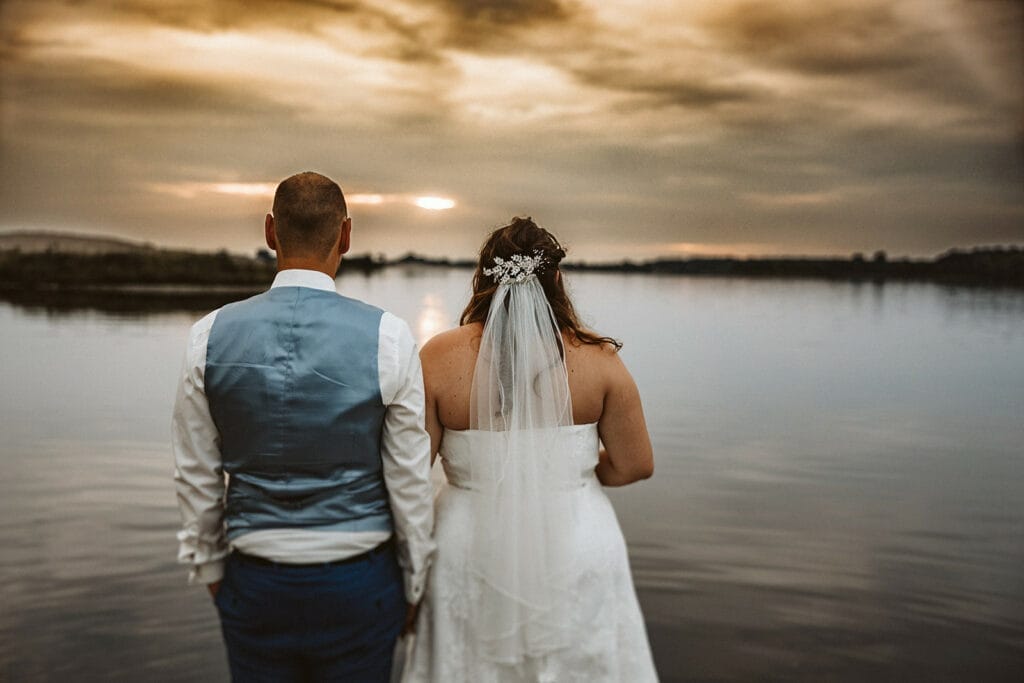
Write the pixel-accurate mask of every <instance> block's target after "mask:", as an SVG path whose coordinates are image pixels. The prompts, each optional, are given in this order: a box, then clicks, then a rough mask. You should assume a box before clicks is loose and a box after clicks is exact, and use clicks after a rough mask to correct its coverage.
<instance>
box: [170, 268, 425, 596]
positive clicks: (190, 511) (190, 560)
mask: <svg viewBox="0 0 1024 683" xmlns="http://www.w3.org/2000/svg"><path fill="white" fill-rule="evenodd" d="M271 287H310V288H312V289H321V290H326V291H332V292H333V291H336V290H335V286H334V280H332V279H331V277H330V276H329V275H327V274H325V273H321V272H318V271H313V270H300V269H290V270H283V271H281V272H279V273H278V274H277V277H276V278H275V279H274V283H273V284H272V285H271ZM216 317H217V311H214V312H212V313H210V314H209V315H207V316H206V317H204V318H203V319H202V320H200V321H199V322H197V323H196V324H195V325H193V326H192V330H191V332H190V333H189V339H188V347H187V349H186V352H185V363H184V367H183V369H182V373H181V377H180V380H179V382H178V393H177V398H176V400H175V404H174V417H173V421H172V427H171V440H172V446H173V449H174V460H175V465H176V468H175V474H174V480H175V485H176V488H177V494H178V506H179V508H180V510H181V517H182V530H181V531H180V532H179V533H178V540H179V542H180V546H179V550H178V561H179V562H181V563H183V564H189V565H191V567H192V571H191V574H190V577H189V578H190V581H192V582H195V583H203V584H206V583H213V582H215V581H219V580H220V579H221V577H222V576H223V574H224V558H225V556H226V555H227V554H228V552H229V550H230V548H229V545H228V541H227V538H226V535H225V528H224V491H225V481H224V472H223V469H222V460H221V454H220V437H219V435H218V433H217V428H216V427H215V426H214V424H213V419H212V418H211V417H210V408H209V404H208V403H207V399H206V392H205V390H204V375H205V372H206V343H207V340H208V339H209V336H210V329H211V328H212V327H213V322H214V320H215V319H216ZM377 369H378V372H379V377H380V393H381V398H382V400H383V401H384V404H385V405H386V406H387V409H386V412H385V415H384V428H383V432H382V434H381V458H382V460H383V471H384V483H385V485H386V486H387V490H388V498H389V502H390V504H391V513H392V517H393V518H394V529H395V537H396V541H397V548H398V560H399V564H400V565H401V566H402V570H403V572H404V575H405V594H406V599H407V600H408V601H409V602H410V603H417V602H419V599H420V597H421V596H422V594H423V589H424V587H425V583H426V572H427V568H428V566H429V563H430V558H431V555H432V553H433V549H434V544H433V541H432V539H431V531H432V527H433V521H434V519H433V500H432V499H433V490H432V486H431V483H430V437H429V435H428V434H427V432H426V429H425V428H424V425H423V414H424V396H423V374H422V371H421V369H420V359H419V354H418V352H417V348H416V342H415V340H414V339H413V336H412V332H411V331H410V330H409V326H408V325H407V324H406V323H405V321H403V320H401V319H400V318H397V317H395V316H394V315H392V314H390V313H387V312H385V313H384V315H383V316H381V320H380V330H379V345H378V355H377ZM390 537H391V533H390V532H387V531H365V532H348V531H317V530H315V529H265V530H261V531H252V532H249V533H246V534H243V535H241V536H239V537H237V538H236V539H234V541H232V543H231V546H233V547H234V548H236V549H238V550H239V551H241V552H244V553H247V554H250V555H257V556H259V557H263V558H266V559H268V560H273V561H275V562H281V563H291V564H310V563H316V562H332V561H335V560H342V559H345V558H348V557H353V556H355V555H359V554H361V553H364V552H366V551H368V550H370V549H372V548H374V547H376V546H378V545H379V544H381V543H383V542H384V541H386V540H388V539H389V538H390Z"/></svg>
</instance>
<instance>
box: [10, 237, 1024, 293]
mask: <svg viewBox="0 0 1024 683" xmlns="http://www.w3.org/2000/svg"><path fill="white" fill-rule="evenodd" d="M396 265H421V266H430V267H445V268H472V267H474V266H475V261H473V260H468V259H461V260H451V259H447V258H439V259H435V258H428V257H423V256H417V255H415V254H408V255H406V256H403V257H401V258H399V259H396V260H388V259H386V258H384V257H383V256H369V255H361V256H352V257H346V258H345V260H344V261H343V262H342V266H341V272H342V273H345V272H353V271H355V272H363V273H368V272H373V271H376V270H379V269H381V268H387V267H390V266H396ZM562 267H563V268H565V269H566V270H576V271H598V272H621V273H652V274H670V275H704V276H730V277H771V278H793V277H797V278H823V279H832V280H854V281H876V282H884V281H886V280H922V281H933V282H947V283H951V284H970V285H989V286H1010V287H1024V249H1021V248H1020V247H979V248H975V249H971V250H969V251H964V250H951V251H948V252H946V253H944V254H942V255H940V256H938V257H936V258H934V259H919V260H912V259H907V258H900V259H889V258H887V256H886V254H885V252H882V251H879V252H876V253H875V254H874V255H873V256H872V257H871V258H870V259H869V258H865V257H864V256H863V255H862V254H854V255H852V256H851V257H850V258H809V257H789V258H731V257H722V258H707V257H697V258H674V259H656V260H651V261H640V262H634V261H621V262H618V263H587V262H582V261H578V262H567V263H564V264H563V266H562ZM275 271H276V263H275V260H274V256H273V254H272V253H270V252H268V251H266V250H260V252H258V253H257V254H256V256H255V257H252V258H250V257H247V256H238V255H234V254H229V253H228V252H226V251H219V252H216V253H197V252H188V251H174V250H165V249H153V250H146V251H139V252H128V253H108V254H75V253H68V252H42V253H22V252H19V251H17V250H12V251H0V289H6V290H13V289H18V290H26V289H33V288H54V287H57V288H65V289H74V288H90V287H117V286H129V285H142V286H148V285H188V286H203V285H216V286H222V287H224V286H226V287H238V288H252V289H254V290H256V289H260V288H262V287H265V286H267V285H268V284H269V283H270V282H271V281H272V280H273V278H274V273H275Z"/></svg>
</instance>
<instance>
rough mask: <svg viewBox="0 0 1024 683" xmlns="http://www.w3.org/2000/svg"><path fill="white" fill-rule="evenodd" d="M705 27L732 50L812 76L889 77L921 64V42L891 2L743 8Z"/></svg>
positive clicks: (732, 8)
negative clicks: (884, 74)
mask: <svg viewBox="0 0 1024 683" xmlns="http://www.w3.org/2000/svg"><path fill="white" fill-rule="evenodd" d="M705 26H706V28H707V29H708V30H709V31H710V32H711V33H712V34H713V35H714V36H716V37H717V38H718V39H719V40H721V41H722V44H723V45H724V46H725V47H726V48H727V49H729V50H733V51H736V52H739V53H742V54H745V55H747V56H749V57H751V58H753V59H756V60H758V61H762V62H768V63H776V64H781V65H784V66H786V67H789V68H792V69H795V70H798V71H804V72H809V73H817V74H832V75H843V74H851V73H859V72H878V71H889V70H894V69H904V68H908V67H910V66H913V65H914V64H915V63H917V61H918V59H919V55H918V54H917V52H916V50H915V45H916V43H915V42H914V41H913V40H911V39H912V38H915V37H916V36H914V35H913V33H912V32H911V31H909V30H908V27H907V25H906V22H904V21H903V20H901V19H900V17H899V16H898V15H897V13H896V8H895V5H894V3H888V2H887V3H884V4H883V3H874V2H864V1H863V0H858V1H857V2H844V3H825V2H821V3H784V2H765V1H763V0H762V1H757V2H742V3H737V4H730V5H726V6H725V7H723V8H722V9H721V10H719V11H716V12H715V13H714V14H712V15H711V17H710V18H709V19H708V20H707V21H706V24H705Z"/></svg>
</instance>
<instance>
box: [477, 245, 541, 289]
mask: <svg viewBox="0 0 1024 683" xmlns="http://www.w3.org/2000/svg"><path fill="white" fill-rule="evenodd" d="M543 270H544V254H543V252H541V251H540V250H539V249H538V250H537V251H535V252H533V255H532V256H527V255H526V254H512V255H511V256H509V257H508V259H507V260H506V259H503V258H502V257H500V256H495V257H494V266H493V267H492V268H484V270H483V273H484V275H489V276H491V277H493V278H494V279H495V281H496V282H497V283H498V284H499V285H509V284H513V283H519V282H524V281H525V280H526V279H527V278H529V277H531V276H534V275H536V274H537V273H540V272H542V271H543Z"/></svg>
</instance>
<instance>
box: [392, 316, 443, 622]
mask: <svg viewBox="0 0 1024 683" xmlns="http://www.w3.org/2000/svg"><path fill="white" fill-rule="evenodd" d="M381 360H382V363H381V371H382V373H381V374H382V381H381V388H382V392H381V393H382V396H381V398H382V399H383V400H384V403H385V405H386V406H387V410H386V413H385V416H384V430H383V434H382V437H381V457H382V459H383V463H384V481H385V483H386V485H387V489H388V497H389V500H390V503H391V513H392V516H393V517H394V521H395V539H396V541H397V546H398V561H399V564H400V565H401V567H402V571H403V573H404V578H405V595H406V599H407V600H408V601H409V602H410V603H418V602H419V601H420V598H421V597H422V596H423V591H424V589H425V587H426V576H427V570H428V569H429V567H430V561H431V559H432V557H433V553H434V542H433V539H432V538H431V534H432V532H433V526H434V503H433V497H434V492H433V485H432V484H431V482H430V436H429V435H428V434H427V430H426V428H425V427H424V394H423V372H422V370H421V368H420V359H419V353H418V349H417V347H416V342H415V340H414V339H413V336H412V332H411V331H410V330H409V326H408V325H407V324H406V323H405V322H404V321H402V320H401V319H399V318H396V317H395V316H393V315H391V314H390V313H385V314H384V318H383V319H382V320H381ZM388 366H390V367H388ZM386 371H387V372H386ZM385 375H387V377H385ZM385 379H387V380H389V381H387V382H385Z"/></svg>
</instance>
